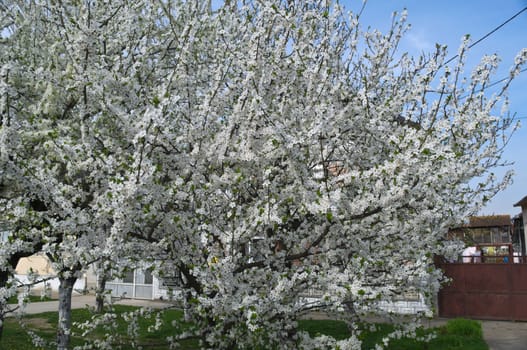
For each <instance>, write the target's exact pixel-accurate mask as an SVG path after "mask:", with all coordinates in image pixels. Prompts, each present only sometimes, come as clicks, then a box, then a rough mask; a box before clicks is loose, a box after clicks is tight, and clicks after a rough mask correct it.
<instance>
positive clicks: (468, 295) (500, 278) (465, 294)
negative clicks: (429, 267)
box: [438, 263, 527, 321]
mask: <svg viewBox="0 0 527 350" xmlns="http://www.w3.org/2000/svg"><path fill="white" fill-rule="evenodd" d="M439 267H440V268H441V269H442V270H443V271H444V273H445V275H446V276H448V277H449V278H451V279H452V281H451V283H450V284H448V285H446V286H444V287H443V288H442V289H441V291H440V292H439V296H438V306H439V316H441V317H468V318H477V319H493V320H512V321H527V264H525V263H516V264H515V263H469V264H466V263H439Z"/></svg>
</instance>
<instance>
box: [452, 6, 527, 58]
mask: <svg viewBox="0 0 527 350" xmlns="http://www.w3.org/2000/svg"><path fill="white" fill-rule="evenodd" d="M524 11H527V6H526V7H524V8H523V9H521V10H520V11H518V12H517V13H516V14H515V15H514V16H512V17H511V18H509V19H508V20H506V21H505V22H503V23H502V24H500V25H499V26H497V27H496V28H494V29H493V30H491V31H490V32H488V33H487V34H485V35H484V36H483V37H481V38H480V39H478V40H476V41H475V42H473V43H472V44H470V45H469V47H468V48H469V49H471V48H472V47H474V46H476V45H477V44H479V43H480V42H482V41H483V40H485V39H487V38H488V37H489V36H491V35H492V34H494V33H495V32H497V31H498V30H500V29H501V28H502V27H503V26H504V25H506V24H507V23H509V22H510V21H512V20H513V19H515V18H516V17H518V16H519V15H520V14H521V13H523V12H524ZM457 57H459V55H455V56H453V57H451V58H450V59H449V60H448V61H446V62H445V63H443V66H445V65H447V64H449V63H450V62H452V61H453V60H455V59H456V58H457Z"/></svg>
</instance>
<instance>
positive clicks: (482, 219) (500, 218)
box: [467, 215, 511, 227]
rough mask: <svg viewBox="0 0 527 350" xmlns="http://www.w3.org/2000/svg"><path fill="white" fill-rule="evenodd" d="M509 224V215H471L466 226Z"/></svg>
mask: <svg viewBox="0 0 527 350" xmlns="http://www.w3.org/2000/svg"><path fill="white" fill-rule="evenodd" d="M495 226H511V216H510V215H487V216H472V217H470V222H469V224H468V225H467V227H495Z"/></svg>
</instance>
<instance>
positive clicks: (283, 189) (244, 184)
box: [0, 0, 527, 349]
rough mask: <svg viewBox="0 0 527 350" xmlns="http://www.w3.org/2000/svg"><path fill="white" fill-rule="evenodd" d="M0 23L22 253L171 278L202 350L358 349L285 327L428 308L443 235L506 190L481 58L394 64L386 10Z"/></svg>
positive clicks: (501, 100) (400, 58)
mask: <svg viewBox="0 0 527 350" xmlns="http://www.w3.org/2000/svg"><path fill="white" fill-rule="evenodd" d="M0 7H1V8H2V22H1V25H2V26H3V28H4V29H3V33H6V35H3V38H2V39H1V41H0V61H1V62H2V71H1V74H0V111H1V128H0V141H1V150H0V152H1V154H0V156H1V176H2V181H3V183H4V184H5V183H7V181H9V183H13V186H15V187H16V188H17V191H16V193H17V195H13V196H8V198H5V199H4V200H3V202H2V203H3V208H2V209H3V210H4V213H5V214H4V215H7V216H6V217H7V218H9V220H18V218H28V217H30V216H31V215H34V213H35V212H36V210H35V208H34V207H32V206H31V203H32V201H33V203H34V201H39V203H41V204H42V206H43V207H42V208H40V209H39V210H38V215H39V217H43V218H41V219H40V220H44V222H45V225H40V226H38V225H36V226H35V225H33V226H31V234H33V235H35V236H34V237H35V239H36V240H38V241H41V242H44V245H43V247H42V250H43V251H44V252H45V253H46V254H47V255H48V256H50V257H51V258H53V261H54V262H55V265H56V268H57V271H73V272H75V271H81V270H82V269H83V268H86V267H87V266H88V265H89V264H90V263H92V262H94V261H96V260H97V259H99V258H100V257H101V256H103V255H104V254H106V255H105V256H108V254H110V255H113V256H114V257H121V258H122V259H123V261H128V260H127V259H131V258H137V259H141V260H143V261H145V262H150V263H151V268H152V269H153V272H154V274H156V275H158V276H160V277H161V278H174V277H176V278H178V279H179V280H180V288H181V290H182V293H181V294H180V296H181V298H184V299H185V302H186V305H187V312H188V316H189V317H190V318H191V319H192V320H193V321H194V325H195V329H192V330H190V331H189V332H188V333H187V334H185V335H184V336H197V337H199V338H200V339H201V340H202V346H203V347H204V348H225V349H227V348H232V347H233V346H234V345H236V346H237V347H238V348H251V349H252V348H255V347H256V346H262V345H266V346H275V347H278V348H286V347H287V348H323V347H334V346H336V345H338V346H340V347H341V348H352V349H360V341H359V340H358V338H357V337H356V336H353V337H352V338H350V339H348V340H344V341H337V340H335V339H330V338H326V337H319V338H316V339H311V338H309V337H308V336H306V335H305V334H302V333H299V332H298V331H297V328H296V320H297V319H298V318H299V317H302V316H304V315H306V313H308V312H311V311H313V310H325V311H328V310H329V311H335V312H339V311H342V310H346V315H347V317H348V321H349V325H350V327H351V328H352V329H354V327H355V322H356V320H357V317H359V316H360V315H362V314H364V313H367V312H376V313H382V312H383V311H382V310H381V309H380V308H379V307H378V303H379V301H382V300H392V299H393V298H394V297H395V296H397V295H398V294H400V293H401V291H404V290H407V289H409V288H412V289H414V290H416V291H417V292H418V293H420V294H422V295H424V296H432V295H433V293H435V292H436V291H437V290H438V288H439V283H440V281H441V274H440V273H439V272H438V271H436V270H435V268H434V267H433V255H434V254H443V255H445V254H446V255H448V254H455V253H456V251H455V247H454V246H453V245H452V244H450V243H449V242H447V241H445V235H446V232H447V230H448V228H449V227H451V226H453V225H456V224H458V223H459V222H461V221H462V220H463V219H464V218H465V217H466V216H468V215H470V214H472V213H475V211H477V209H478V208H479V207H481V205H482V204H484V203H485V202H486V201H487V200H489V199H490V198H491V197H492V196H493V195H494V193H496V191H498V190H499V189H501V188H502V187H503V186H504V185H505V184H506V183H507V182H508V177H506V178H505V179H496V178H495V177H494V175H493V174H492V169H493V168H494V167H496V166H499V165H502V161H501V154H502V150H503V147H504V146H505V145H506V142H507V140H508V137H509V136H510V132H511V130H512V128H513V120H512V119H511V118H510V117H509V116H508V114H507V111H506V107H507V99H506V88H507V87H508V84H505V88H504V89H503V91H501V92H500V93H498V94H495V95H493V96H487V95H486V93H485V87H486V86H487V85H488V84H489V81H490V79H491V78H492V73H493V72H494V71H495V69H496V67H497V64H498V58H497V57H496V56H494V55H492V56H486V57H484V58H483V59H482V60H481V63H480V65H478V66H477V67H476V68H475V69H474V70H473V72H472V73H471V74H470V75H468V76H466V75H465V74H464V59H465V54H466V51H467V47H468V44H469V42H468V39H466V40H465V41H463V42H462V44H461V46H460V49H459V58H458V59H457V60H456V61H455V62H453V63H450V64H448V65H446V64H444V62H445V58H446V57H447V54H448V53H447V50H446V48H445V47H442V46H437V50H436V51H435V52H432V53H430V54H427V55H423V56H421V57H410V56H409V55H407V54H405V53H401V52H399V50H398V44H399V40H400V39H401V37H402V36H403V35H404V33H405V31H406V29H407V27H406V18H405V13H403V14H402V15H400V16H398V15H395V16H394V20H393V24H392V27H391V29H390V30H389V32H387V33H380V32H378V31H375V30H365V29H364V28H362V27H361V26H360V25H359V23H360V15H358V14H354V13H347V12H345V10H344V9H343V8H342V7H341V6H340V5H339V4H338V2H332V1H315V0H308V1H306V0H298V1H297V0H289V1H271V0H259V1H224V2H223V3H222V4H221V5H220V6H219V7H217V8H215V7H211V5H210V1H204V0H192V1H153V2H152V1H142V0H133V1H116V2H102V1H101V2H99V1H77V2H67V3H63V2H60V1H59V2H57V1H44V2H33V1H24V2H4V3H3V4H2V5H0ZM526 56H527V52H526V51H523V52H522V53H520V55H518V59H517V61H516V62H515V64H514V66H513V68H512V70H511V75H510V79H513V78H514V76H515V75H516V74H518V72H519V67H520V66H521V65H522V64H523V63H524V60H525V59H526V58H527V57H526ZM502 106H503V107H504V108H501V107H502ZM28 230H29V228H28ZM26 237H27V233H26V232H25V231H24V234H23V235H22V234H17V233H16V231H15V232H14V234H13V236H12V242H20V240H23V239H26ZM17 244H18V243H17ZM12 247H14V246H13V245H12V244H11V243H9V245H8V244H6V243H3V245H2V256H3V255H5V254H7V253H6V252H7V251H8V249H14V248H12ZM308 289H317V290H319V291H320V292H321V294H322V297H321V298H320V299H319V300H318V301H317V302H308V301H307V300H306V299H305V298H303V294H304V293H305V292H306V290H308ZM429 301H431V300H429ZM66 326H67V325H66ZM174 341H177V339H174Z"/></svg>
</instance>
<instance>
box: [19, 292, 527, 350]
mask: <svg viewBox="0 0 527 350" xmlns="http://www.w3.org/2000/svg"><path fill="white" fill-rule="evenodd" d="M115 304H122V305H133V306H143V307H152V308H162V307H166V306H168V305H169V304H167V303H166V302H163V301H159V300H141V299H121V300H118V301H115ZM86 306H95V297H94V296H93V295H75V296H73V298H72V308H75V309H80V308H84V307H86ZM57 309H58V302H57V301H46V302H38V303H31V304H29V305H28V306H27V308H26V310H25V312H26V313H28V314H37V313H41V312H47V311H57ZM446 322H448V319H444V318H437V319H434V320H431V321H428V324H426V323H427V322H425V325H426V326H430V327H436V326H440V325H443V324H445V323H446ZM481 325H482V328H483V338H484V339H485V341H486V342H487V344H488V345H489V349H490V350H527V322H510V321H488V320H482V321H481Z"/></svg>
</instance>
